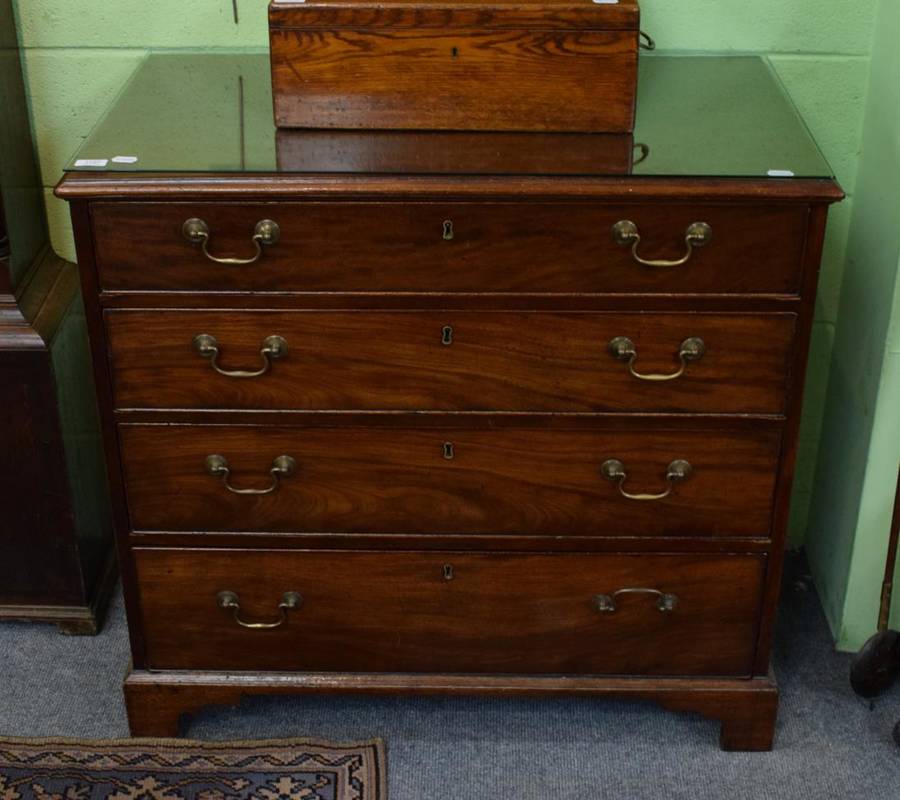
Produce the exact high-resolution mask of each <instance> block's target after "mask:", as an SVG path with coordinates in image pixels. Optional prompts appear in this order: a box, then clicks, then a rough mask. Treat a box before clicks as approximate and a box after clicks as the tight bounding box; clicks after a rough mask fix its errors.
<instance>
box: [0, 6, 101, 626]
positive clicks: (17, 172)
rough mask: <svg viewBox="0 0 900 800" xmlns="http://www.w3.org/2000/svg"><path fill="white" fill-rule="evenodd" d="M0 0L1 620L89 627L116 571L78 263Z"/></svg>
mask: <svg viewBox="0 0 900 800" xmlns="http://www.w3.org/2000/svg"><path fill="white" fill-rule="evenodd" d="M21 70H22V68H21V62H20V57H19V49H18V44H17V41H16V31H15V28H14V24H13V9H12V3H11V0H0V196H2V199H0V410H2V417H0V620H3V619H24V620H39V621H46V622H54V623H57V624H58V625H59V628H60V630H62V631H63V632H65V633H79V634H81V633H84V634H87V633H96V632H97V629H98V627H99V625H100V622H101V619H102V615H103V612H104V608H105V605H106V602H107V599H108V596H109V593H110V590H111V588H112V585H113V581H114V576H115V569H114V560H113V551H112V525H111V518H110V511H109V500H108V491H107V487H106V481H105V469H104V466H103V451H102V445H101V443H100V430H99V417H98V413H97V406H96V395H95V392H94V387H93V385H92V381H91V378H90V375H91V367H90V353H89V350H88V342H87V332H86V330H85V320H84V311H83V308H82V303H81V297H80V291H79V286H78V270H77V268H76V267H75V265H74V264H70V263H68V262H66V261H63V260H62V259H60V258H59V257H58V256H56V255H55V254H54V253H53V251H52V250H51V249H50V245H49V241H48V236H47V228H46V221H45V219H44V205H43V188H42V185H41V181H40V177H39V175H38V170H37V166H36V163H35V156H34V149H33V145H32V139H31V132H30V129H29V118H28V111H27V107H26V101H25V93H24V88H23V81H22V71H21Z"/></svg>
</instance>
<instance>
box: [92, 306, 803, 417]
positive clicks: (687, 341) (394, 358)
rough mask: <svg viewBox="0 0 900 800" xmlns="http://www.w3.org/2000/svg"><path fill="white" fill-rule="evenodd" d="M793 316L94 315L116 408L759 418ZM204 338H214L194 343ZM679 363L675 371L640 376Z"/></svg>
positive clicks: (776, 387)
mask: <svg viewBox="0 0 900 800" xmlns="http://www.w3.org/2000/svg"><path fill="white" fill-rule="evenodd" d="M795 320H796V317H795V316H794V315H793V314H770V315H756V316H753V315H743V314H640V313H637V314H623V313H543V312H535V313H513V312H463V311H446V312H445V311H423V312H403V311H401V312H352V311H350V312H340V311H327V312H319V311H312V312H302V311H301V312H298V311H231V310H228V311H111V312H107V315H106V322H107V330H108V335H109V344H110V351H111V360H112V373H113V376H114V384H115V396H116V400H115V402H116V405H117V406H118V407H120V408H160V409H163V408H194V409H204V408H206V409H228V408H234V409H273V410H278V409H363V410H390V409H396V410H445V411H648V412H655V411H659V412H664V411H674V412H702V413H770V414H779V413H782V412H783V411H784V397H785V391H786V389H787V377H788V364H789V356H790V354H791V344H792V339H793V331H794V324H795ZM204 335H205V336H206V337H212V338H211V339H209V338H207V339H197V337H198V336H204ZM271 337H280V340H281V341H280V343H278V344H277V348H276V350H275V351H270V350H267V345H266V342H269V343H270V344H271V342H272V341H273V339H272V338H271ZM623 337H624V339H627V340H628V341H629V342H630V343H631V344H630V345H629V344H627V342H624V341H623ZM611 343H613V351H614V352H615V353H616V355H614V354H613V351H611V350H610V346H611ZM617 346H618V347H620V348H621V351H620V350H618V349H616V347H617ZM629 354H633V355H629ZM276 356H277V357H276ZM632 358H633V363H632ZM682 369H683V374H682V375H680V376H679V377H674V378H673V379H672V380H650V379H649V378H658V377H663V376H665V377H672V376H676V375H678V373H679V372H681V371H682ZM222 372H225V373H230V374H222ZM236 372H237V373H247V372H255V373H262V374H260V375H258V376H257V377H255V378H253V379H247V378H245V377H241V376H240V375H235V373H236ZM638 375H640V376H641V377H637V376H638Z"/></svg>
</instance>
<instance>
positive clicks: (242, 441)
mask: <svg viewBox="0 0 900 800" xmlns="http://www.w3.org/2000/svg"><path fill="white" fill-rule="evenodd" d="M491 424H494V423H491ZM613 425H615V426H616V427H619V426H620V425H621V423H619V422H615V423H610V429H608V430H591V429H561V430H555V429H535V428H533V427H508V426H504V427H496V428H491V427H485V428H482V429H471V428H468V427H463V425H462V424H461V425H460V426H459V427H458V428H444V429H428V428H414V427H406V426H402V427H386V426H383V427H373V426H369V427H354V426H352V425H350V424H347V425H346V426H344V427H340V428H316V427H311V426H308V427H260V426H253V425H246V426H243V425H242V426H227V425H202V426H187V425H143V424H140V425H131V424H127V425H121V426H120V428H119V435H120V438H121V446H122V459H123V468H124V477H125V485H126V490H127V494H128V506H129V509H130V514H131V523H132V526H133V527H134V528H135V529H137V530H172V531H275V532H282V531H284V532H287V531H307V532H349V533H387V534H394V533H401V534H402V533H421V534H427V533H446V534H455V533H456V534H471V533H496V534H539V535H549V536H556V535H566V536H619V535H628V536H664V535H669V536H676V535H677V536H743V535H751V536H768V535H769V528H770V524H771V509H772V498H773V491H774V484H775V475H776V472H777V466H778V457H779V444H780V438H781V437H780V430H779V429H778V428H775V427H765V428H745V429H742V430H737V431H728V430H717V429H710V428H709V427H706V428H702V429H701V428H697V429H694V430H685V429H683V428H682V429H661V428H659V427H652V425H653V422H652V421H648V422H647V423H646V429H637V430H621V429H620V430H616V429H615V428H613ZM623 427H624V426H623ZM632 427H634V426H633V425H632ZM210 456H215V457H216V458H213V459H210ZM282 456H287V457H289V459H290V460H288V459H281V458H280V457H282ZM616 461H618V462H621V464H620V465H616V464H615V463H613V462H616ZM608 462H610V463H608ZM683 462H687V463H688V464H689V465H690V467H689V468H685V466H684V463H683ZM604 465H606V466H605V471H604ZM613 467H618V468H617V469H614V468H613ZM622 473H624V475H625V478H624V479H623V478H622V477H621V475H622ZM688 473H689V474H688ZM247 489H250V490H253V491H255V492H257V493H255V494H236V493H235V490H237V491H241V490H247ZM258 492H267V493H265V494H260V493H258ZM623 492H624V493H628V494H637V495H642V496H643V495H652V496H657V495H663V494H665V493H666V492H668V494H666V496H664V497H663V496H660V497H659V498H658V499H655V500H649V499H642V500H638V499H631V498H629V497H626V496H625V494H623Z"/></svg>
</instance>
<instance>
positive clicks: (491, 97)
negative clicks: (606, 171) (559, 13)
mask: <svg viewBox="0 0 900 800" xmlns="http://www.w3.org/2000/svg"><path fill="white" fill-rule="evenodd" d="M270 43H271V53H272V90H273V95H274V99H275V123H276V125H278V126H279V127H283V128H344V129H359V128H365V129H421V130H469V131H477V130H486V131H579V132H584V133H591V132H593V133H629V132H631V131H632V130H633V128H634V117H635V94H636V87H637V58H638V57H637V52H638V35H637V31H636V30H631V31H584V30H582V31H565V30H484V29H469V30H466V29H455V30H454V29H448V28H415V29H403V28H394V29H391V28H381V29H368V30H367V29H359V28H357V29H349V28H345V29H339V30H330V31H329V30H320V29H314V30H295V29H291V30H284V29H272V30H271V36H270Z"/></svg>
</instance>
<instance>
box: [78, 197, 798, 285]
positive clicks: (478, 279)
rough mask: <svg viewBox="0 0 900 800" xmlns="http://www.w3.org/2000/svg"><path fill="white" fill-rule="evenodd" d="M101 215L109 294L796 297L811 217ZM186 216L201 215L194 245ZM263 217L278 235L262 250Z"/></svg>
mask: <svg viewBox="0 0 900 800" xmlns="http://www.w3.org/2000/svg"><path fill="white" fill-rule="evenodd" d="M92 213H93V224H94V236H95V245H96V253H97V263H98V267H99V270H100V283H101V286H102V288H103V289H106V290H125V291H129V290H130V291H139V290H162V291H165V290H169V291H258V292H265V291H272V292H275V291H295V292H448V293H463V292H498V293H504V292H505V293H525V294H564V293H595V294H615V293H637V294H643V293H648V294H671V293H681V294H788V295H790V294H797V293H798V292H799V288H800V274H801V260H802V255H803V245H804V238H805V232H806V224H807V216H808V210H807V208H806V207H805V206H788V205H784V206H778V205H772V204H766V205H728V204H710V205H705V204H687V203H685V204H676V203H657V204H653V203H647V204H634V205H631V204H627V205H625V204H618V205H613V204H609V205H604V204H594V203H577V204H576V203H569V204H566V203H556V204H550V203H401V202H393V203H360V202H340V203H337V202H333V203H296V202H294V203H291V202H288V203H255V204H245V203H128V202H103V203H95V204H93V206H92ZM188 220H201V221H202V224H201V223H200V222H194V223H193V224H192V226H188V227H189V228H190V231H192V232H193V237H192V238H193V240H190V239H189V238H188V237H187V236H186V235H185V223H186V221H188ZM264 220H272V221H274V222H275V223H277V226H278V235H277V236H272V237H271V238H272V239H273V241H272V242H271V243H269V244H260V245H258V244H257V242H258V239H259V237H257V239H254V236H255V231H257V230H259V232H260V233H259V236H260V237H265V236H266V235H270V234H271V231H272V228H271V226H269V227H268V228H267V227H266V226H260V225H259V223H260V222H262V221H264ZM626 222H629V223H633V224H632V225H626V224H624V223H626ZM617 223H623V224H622V225H619V227H618V230H619V234H620V235H619V238H618V240H617V239H616V237H615V236H614V227H615V226H616V225H617ZM697 223H703V224H704V226H699V225H697ZM207 231H208V233H207ZM689 231H690V235H689V234H688V232H689ZM701 234H705V235H706V236H708V241H706V242H705V243H702V242H701V240H700V236H701ZM275 239H277V241H274V240H275ZM697 245H701V246H697ZM257 253H259V255H258V257H257ZM215 259H233V260H243V261H249V262H251V263H243V264H237V263H224V264H223V263H220V262H219V261H216V260H215ZM254 259H255V260H254ZM642 261H643V262H664V263H641V262H642ZM672 262H676V263H677V262H683V263H678V264H677V266H673V264H672Z"/></svg>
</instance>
